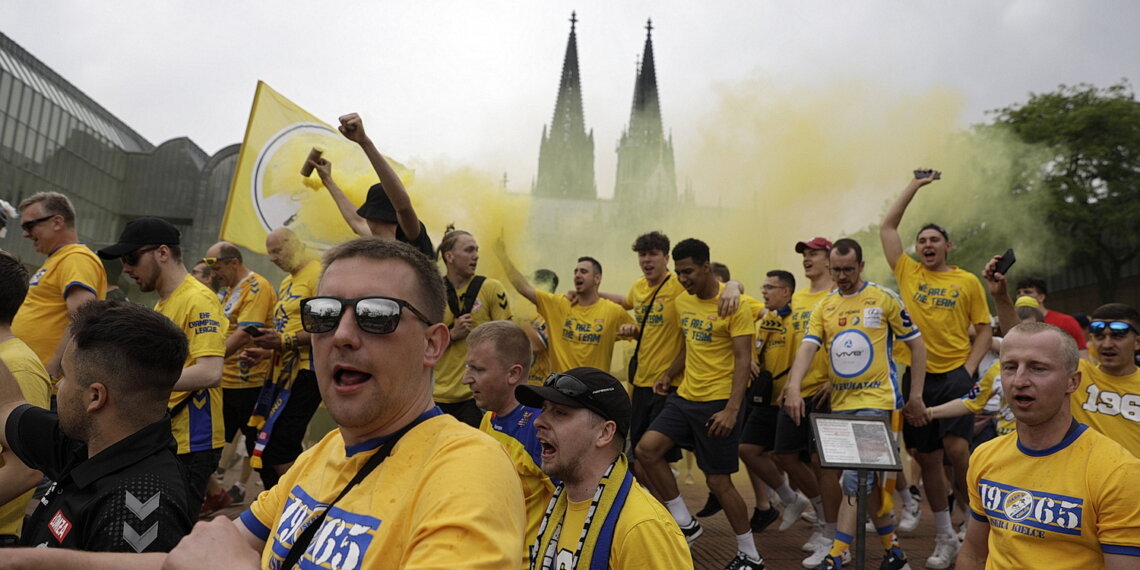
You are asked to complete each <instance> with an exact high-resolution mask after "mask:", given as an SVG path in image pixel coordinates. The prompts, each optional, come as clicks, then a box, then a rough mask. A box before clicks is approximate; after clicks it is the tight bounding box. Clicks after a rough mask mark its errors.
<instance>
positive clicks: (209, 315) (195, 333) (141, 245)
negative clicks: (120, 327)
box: [98, 217, 229, 512]
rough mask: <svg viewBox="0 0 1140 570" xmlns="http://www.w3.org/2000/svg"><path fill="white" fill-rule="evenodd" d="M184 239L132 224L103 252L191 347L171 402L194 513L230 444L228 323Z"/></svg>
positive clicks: (150, 224)
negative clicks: (225, 381) (225, 390)
mask: <svg viewBox="0 0 1140 570" xmlns="http://www.w3.org/2000/svg"><path fill="white" fill-rule="evenodd" d="M180 239H181V234H180V232H179V231H178V228H176V227H174V226H173V225H171V224H170V223H169V222H167V221H165V220H162V219H159V218H149V217H148V218H139V219H137V220H133V221H131V222H129V223H127V226H126V228H124V229H123V233H122V234H121V235H120V236H119V242H118V243H116V244H114V245H111V246H108V247H105V248H103V249H101V250H99V252H98V253H99V257H102V258H103V259H119V258H122V261H123V272H124V273H126V274H127V275H129V276H130V277H131V278H132V279H134V280H135V283H138V286H139V289H140V290H142V291H143V292H144V293H145V292H149V291H154V292H155V293H158V302H157V303H155V305H154V310H156V311H158V312H160V313H162V314H163V315H166V317H167V318H169V319H170V320H171V321H173V322H174V324H175V325H177V326H178V327H179V328H180V329H182V332H184V333H185V334H186V338H187V339H188V340H189V341H190V352H189V354H188V355H187V356H186V362H185V364H184V368H183V370H182V375H181V376H180V377H179V378H178V382H177V383H176V384H175V385H174V393H173V394H171V396H170V417H171V422H172V429H173V432H174V439H175V440H176V441H177V442H178V458H179V459H180V460H182V463H183V464H184V465H185V466H186V470H187V472H188V475H189V478H190V479H189V480H190V492H191V499H192V503H191V506H192V507H193V512H197V511H198V508H199V507H200V506H201V504H202V500H203V499H204V498H205V493H206V484H207V481H208V480H209V478H210V477H211V476H212V475H213V473H214V469H216V468H217V467H218V460H219V459H220V458H221V455H222V447H224V446H225V444H226V439H225V429H224V427H225V425H224V424H225V420H224V414H223V412H222V387H221V380H222V368H223V362H224V358H225V355H226V345H225V332H226V329H227V328H228V326H229V321H228V320H227V319H226V317H225V315H224V314H223V313H222V305H221V303H220V302H219V301H218V296H217V295H215V294H214V292H213V291H211V290H210V289H209V288H208V287H206V286H205V285H203V284H202V283H201V282H199V281H198V280H197V279H195V278H194V277H193V276H191V275H190V274H189V273H188V272H187V271H186V267H185V266H184V265H182V248H181V246H180V245H179V243H180Z"/></svg>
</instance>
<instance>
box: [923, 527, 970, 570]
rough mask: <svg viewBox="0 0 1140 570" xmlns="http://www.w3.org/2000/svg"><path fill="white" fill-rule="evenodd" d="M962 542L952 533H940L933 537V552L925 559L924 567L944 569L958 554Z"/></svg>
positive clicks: (934, 569)
mask: <svg viewBox="0 0 1140 570" xmlns="http://www.w3.org/2000/svg"><path fill="white" fill-rule="evenodd" d="M960 548H962V543H961V542H958V537H957V536H955V535H953V534H940V535H938V536H935V537H934V553H933V554H931V555H930V558H927V559H926V567H927V568H930V569H931V570H945V569H946V568H949V567H950V564H951V563H953V562H954V558H955V557H957V556H958V549H960Z"/></svg>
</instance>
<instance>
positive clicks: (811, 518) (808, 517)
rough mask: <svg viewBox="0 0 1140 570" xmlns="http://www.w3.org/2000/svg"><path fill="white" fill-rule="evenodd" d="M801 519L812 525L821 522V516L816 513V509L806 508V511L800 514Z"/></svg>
mask: <svg viewBox="0 0 1140 570" xmlns="http://www.w3.org/2000/svg"><path fill="white" fill-rule="evenodd" d="M809 500H810V499H809ZM800 519H802V520H803V521H804V522H806V523H808V524H810V525H812V526H815V524H816V523H818V522H819V516H818V515H816V514H815V509H804V512H803V513H802V514H801V515H800Z"/></svg>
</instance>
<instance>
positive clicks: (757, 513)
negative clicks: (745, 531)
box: [748, 507, 787, 533]
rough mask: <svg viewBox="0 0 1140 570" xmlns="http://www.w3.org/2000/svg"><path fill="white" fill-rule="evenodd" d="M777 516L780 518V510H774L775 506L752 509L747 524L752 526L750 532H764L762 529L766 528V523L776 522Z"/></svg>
mask: <svg viewBox="0 0 1140 570" xmlns="http://www.w3.org/2000/svg"><path fill="white" fill-rule="evenodd" d="M784 512H787V511H784ZM778 518H780V511H778V510H776V508H775V507H772V508H769V509H768V510H766V511H762V510H760V509H752V520H750V521H748V524H749V526H751V527H752V532H754V533H756V532H764V529H766V528H768V525H770V524H772V523H774V522H776V519H778Z"/></svg>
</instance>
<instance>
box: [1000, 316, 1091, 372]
mask: <svg viewBox="0 0 1140 570" xmlns="http://www.w3.org/2000/svg"><path fill="white" fill-rule="evenodd" d="M1015 332H1016V333H1019V334H1025V335H1035V334H1039V333H1043V332H1051V333H1053V334H1055V335H1057V336H1058V337H1059V338H1060V339H1061V351H1062V353H1061V357H1062V358H1063V359H1064V360H1063V362H1064V364H1065V371H1067V372H1076V371H1077V365H1078V364H1079V363H1080V361H1081V355H1080V352H1078V351H1077V342H1076V341H1075V340H1073V337H1071V336H1069V333H1067V332H1065V331H1064V330H1061V329H1060V328H1058V327H1055V326H1053V325H1051V324H1049V323H1041V322H1026V323H1021V324H1019V325H1017V326H1016V327H1013V328H1012V329H1010V331H1009V333H1008V334H1007V335H1006V336H1009V335H1010V334H1013V333H1015Z"/></svg>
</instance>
